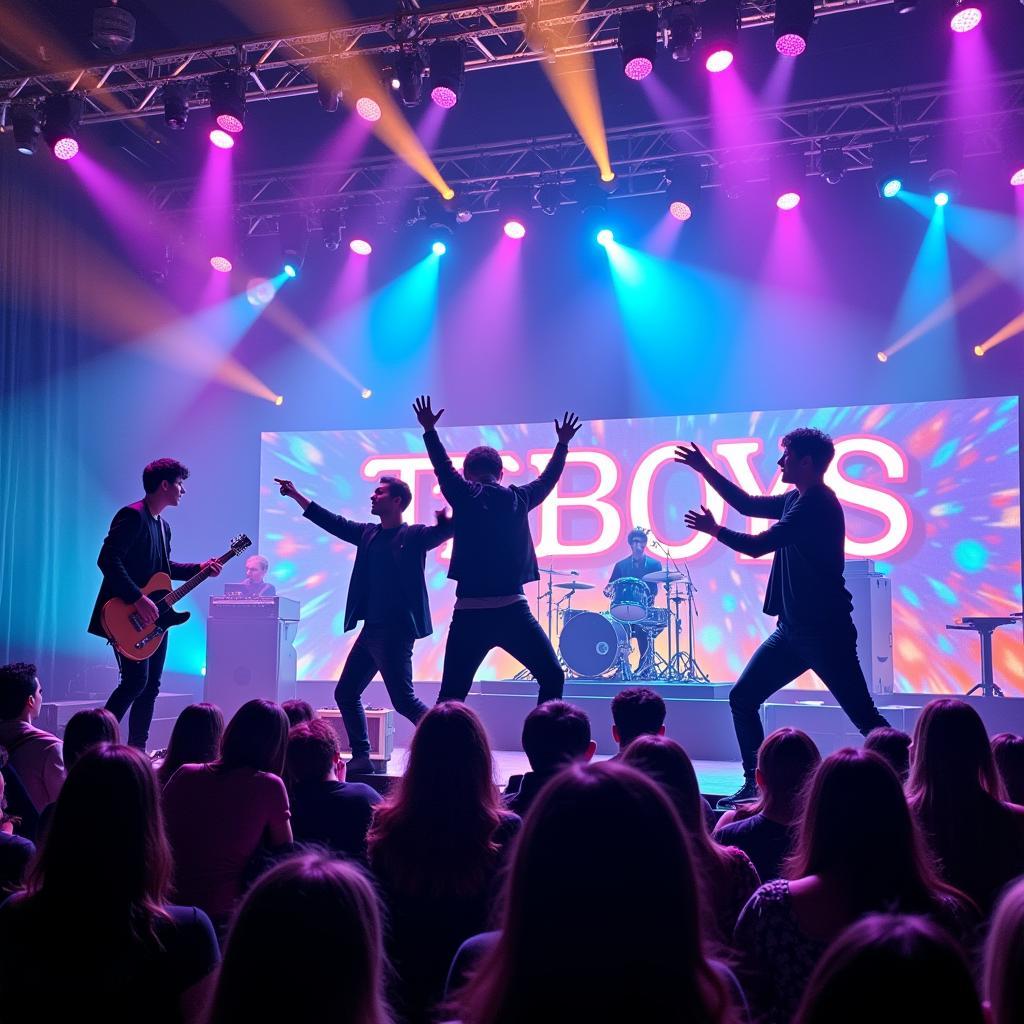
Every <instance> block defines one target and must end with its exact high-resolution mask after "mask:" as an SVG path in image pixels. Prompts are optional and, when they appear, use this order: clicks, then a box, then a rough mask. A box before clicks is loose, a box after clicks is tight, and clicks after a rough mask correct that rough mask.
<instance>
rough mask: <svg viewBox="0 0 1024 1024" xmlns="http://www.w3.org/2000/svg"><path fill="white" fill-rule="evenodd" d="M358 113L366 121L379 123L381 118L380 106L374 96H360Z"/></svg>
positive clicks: (357, 101)
mask: <svg viewBox="0 0 1024 1024" xmlns="http://www.w3.org/2000/svg"><path fill="white" fill-rule="evenodd" d="M356 113H357V114H358V115H359V116H360V117H361V118H362V119H363V120H364V121H379V120H380V116H381V109H380V104H379V103H378V102H377V101H376V100H375V99H373V97H372V96H360V97H359V99H357V100H356Z"/></svg>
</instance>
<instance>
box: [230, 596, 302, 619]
mask: <svg viewBox="0 0 1024 1024" xmlns="http://www.w3.org/2000/svg"><path fill="white" fill-rule="evenodd" d="M210 618H211V619H243V620H245V621H251V620H253V619H283V620H284V621H286V622H298V621H299V602H298V601H293V600H292V599H291V598H290V597H252V598H246V597H211V598H210Z"/></svg>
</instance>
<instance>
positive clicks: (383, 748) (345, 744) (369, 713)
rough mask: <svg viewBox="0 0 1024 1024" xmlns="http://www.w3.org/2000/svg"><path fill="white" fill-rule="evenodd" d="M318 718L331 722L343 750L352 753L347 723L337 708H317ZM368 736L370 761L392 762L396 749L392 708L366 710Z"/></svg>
mask: <svg viewBox="0 0 1024 1024" xmlns="http://www.w3.org/2000/svg"><path fill="white" fill-rule="evenodd" d="M316 715H317V718H322V719H324V721H326V722H329V723H330V724H331V727H332V728H333V729H334V731H335V732H336V733H337V734H338V740H339V741H340V742H341V749H342V750H344V751H347V752H349V753H351V751H352V744H351V743H349V740H348V733H347V732H346V731H345V723H344V722H343V721H342V718H341V712H340V711H339V710H338V709H337V708H317V712H316ZM366 734H367V736H368V737H369V740H370V760H371V761H384V762H387V761H390V760H391V754H392V752H393V751H394V749H395V713H394V711H392V710H391V708H366Z"/></svg>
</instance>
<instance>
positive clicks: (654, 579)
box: [641, 569, 686, 583]
mask: <svg viewBox="0 0 1024 1024" xmlns="http://www.w3.org/2000/svg"><path fill="white" fill-rule="evenodd" d="M641 579H642V580H643V581H644V583H675V582H676V581H677V580H685V579H686V577H685V576H684V575H683V574H682V573H681V572H669V570H668V569H665V570H663V571H662V572H649V573H647V575H646V576H642V577H641Z"/></svg>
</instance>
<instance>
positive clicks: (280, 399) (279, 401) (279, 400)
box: [274, 395, 284, 405]
mask: <svg viewBox="0 0 1024 1024" xmlns="http://www.w3.org/2000/svg"><path fill="white" fill-rule="evenodd" d="M274 405H284V395H278V396H277V397H276V398H275V399H274Z"/></svg>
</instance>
